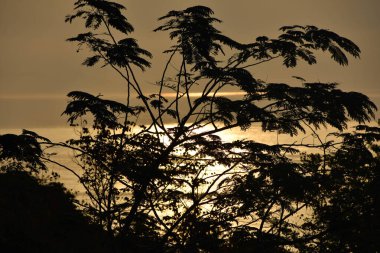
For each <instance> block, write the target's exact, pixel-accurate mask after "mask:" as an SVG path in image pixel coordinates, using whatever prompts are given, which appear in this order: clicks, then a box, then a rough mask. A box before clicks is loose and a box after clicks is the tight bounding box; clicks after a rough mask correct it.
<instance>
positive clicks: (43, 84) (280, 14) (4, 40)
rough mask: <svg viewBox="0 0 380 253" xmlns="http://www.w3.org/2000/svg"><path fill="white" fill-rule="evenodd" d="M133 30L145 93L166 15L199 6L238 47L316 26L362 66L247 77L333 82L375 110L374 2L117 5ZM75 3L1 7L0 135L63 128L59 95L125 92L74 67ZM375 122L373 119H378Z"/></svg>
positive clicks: (273, 70)
mask: <svg viewBox="0 0 380 253" xmlns="http://www.w3.org/2000/svg"><path fill="white" fill-rule="evenodd" d="M119 2H120V3H122V4H124V5H125V6H126V7H127V12H126V15H127V17H128V19H129V20H130V22H131V23H132V24H133V25H134V27H135V30H136V31H135V33H134V34H133V35H132V36H134V37H135V38H137V39H138V41H139V43H140V45H141V47H143V48H145V49H148V50H149V51H151V52H152V53H153V56H154V58H153V60H152V63H153V67H152V69H151V70H148V71H146V72H145V73H143V74H141V75H139V77H140V80H141V81H143V82H144V88H145V89H146V91H148V92H152V91H153V90H154V86H153V85H152V84H153V83H154V82H155V81H157V80H158V79H159V78H160V73H161V72H162V70H163V67H164V66H163V64H162V63H163V62H164V61H165V59H166V58H167V55H164V54H162V53H161V52H162V51H164V50H165V49H167V48H168V47H169V45H170V41H169V40H168V36H167V34H165V33H155V32H153V29H154V28H156V27H157V26H158V25H159V23H158V22H157V18H158V17H160V16H162V15H164V14H166V13H167V12H168V11H169V10H172V9H183V8H186V7H189V6H192V5H198V4H201V5H206V6H209V7H211V8H212V9H213V10H214V11H215V16H216V17H217V18H219V19H221V20H223V23H222V24H219V25H218V26H217V27H218V29H220V30H221V31H222V32H223V33H225V34H226V35H227V36H230V37H232V38H234V39H236V40H238V41H240V42H243V43H248V42H250V41H254V39H255V38H256V37H257V36H261V35H266V36H268V37H275V36H277V35H278V34H279V32H278V28H279V27H281V26H283V25H294V24H300V25H315V26H317V27H320V28H327V29H330V30H332V31H334V32H336V33H338V34H339V35H341V36H344V37H347V38H349V39H351V40H352V41H354V42H355V43H356V44H357V45H359V47H360V48H361V50H362V54H361V59H359V60H358V59H352V58H349V66H348V67H342V66H339V65H337V64H336V63H334V62H333V61H332V60H331V59H330V58H329V56H327V55H321V56H320V57H318V64H317V65H314V66H306V65H304V64H301V65H300V66H299V67H297V68H295V69H286V68H284V67H283V66H282V65H281V61H276V62H273V63H270V64H267V65H265V66H264V65H263V66H260V67H257V68H254V69H251V70H252V73H253V74H254V76H255V77H256V78H259V79H262V80H265V81H267V82H293V83H296V82H297V81H296V80H294V79H292V78H291V76H301V77H303V78H305V79H306V80H307V81H310V82H314V81H321V82H338V83H339V84H340V88H341V89H343V90H346V91H359V92H362V93H365V94H366V95H368V96H369V97H370V98H371V99H372V100H373V101H375V102H376V103H377V104H378V105H380V104H379V103H380V85H379V78H378V75H377V74H378V72H379V69H380V68H379V67H380V47H379V46H378V45H379V42H380V29H379V26H378V25H379V24H380V15H378V11H379V10H380V1H378V0H362V1H357V0H334V1H331V0H319V1H311V0H310V1H309V0H290V1H280V0H265V1H264V0H251V1H249V0H235V1H230V0H207V1H206V0H204V1H193V0H175V1H174V0H160V1H152V0H129V1H125V0H121V1H119ZM73 3H74V1H71V0H54V1H53V0H34V1H31V0H0V34H1V35H0V55H1V57H0V128H28V127H52V126H63V125H64V124H65V119H64V118H61V117H60V114H61V112H62V111H63V110H64V107H65V104H66V98H65V95H66V94H67V93H68V92H70V91H72V90H82V91H86V92H91V93H94V94H99V93H102V94H104V95H105V96H106V97H109V98H113V97H117V96H120V94H122V93H123V91H125V89H126V87H125V85H124V84H123V82H122V80H121V79H120V78H118V76H117V75H116V74H115V73H114V72H113V71H111V70H110V69H108V68H103V69H99V68H97V67H95V68H86V67H84V66H82V65H81V62H82V61H83V59H84V57H85V56H86V54H85V53H81V52H80V53H76V46H75V45H74V44H70V43H68V42H65V39H66V38H68V37H70V36H74V35H76V34H77V33H79V32H83V31H84V29H82V24H81V23H80V22H76V23H74V24H72V25H70V24H67V23H64V17H65V15H67V14H70V13H71V11H72V8H73ZM378 115H379V113H378Z"/></svg>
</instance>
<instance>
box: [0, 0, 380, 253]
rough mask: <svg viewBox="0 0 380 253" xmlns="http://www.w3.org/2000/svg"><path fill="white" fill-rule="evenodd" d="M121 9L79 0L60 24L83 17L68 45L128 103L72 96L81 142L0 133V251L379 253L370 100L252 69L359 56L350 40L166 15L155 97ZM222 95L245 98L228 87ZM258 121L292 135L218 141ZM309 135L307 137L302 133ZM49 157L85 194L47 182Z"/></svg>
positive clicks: (145, 54)
mask: <svg viewBox="0 0 380 253" xmlns="http://www.w3.org/2000/svg"><path fill="white" fill-rule="evenodd" d="M124 12H125V8H124V6H123V5H121V4H119V3H115V2H109V1H105V0H78V1H77V2H76V3H75V7H74V12H73V14H71V15H68V16H67V17H66V22H69V23H71V22H74V21H83V22H84V25H85V31H84V32H83V33H80V34H78V35H76V36H74V37H72V38H69V39H68V41H70V42H74V43H77V44H78V46H79V49H82V48H86V49H87V50H88V52H90V53H91V55H89V56H88V57H87V58H86V59H85V60H84V62H83V64H84V65H86V66H89V67H92V66H94V65H99V66H102V67H109V68H112V69H113V70H115V73H116V74H118V75H119V76H120V77H121V78H122V79H123V80H124V81H125V85H126V87H127V88H128V89H127V90H128V92H127V93H126V94H125V97H126V99H127V102H126V103H120V102H117V101H113V100H107V99H105V98H103V97H102V96H100V95H98V96H96V95H92V94H89V93H86V92H83V91H73V92H70V93H69V94H68V97H69V99H70V101H69V102H68V105H67V107H66V109H65V110H64V112H63V114H64V115H66V116H67V118H68V123H69V124H70V126H72V127H73V128H74V129H75V131H76V132H77V133H78V135H77V138H74V139H70V140H67V141H66V142H64V143H55V142H53V141H51V140H49V139H47V138H44V137H42V136H40V135H38V134H37V133H34V132H31V131H27V130H24V131H23V133H22V134H20V135H14V134H4V135H0V166H1V167H0V171H1V173H0V245H1V248H0V250H2V249H6V251H9V252H10V251H13V252H16V251H18V250H21V251H26V250H28V251H30V252H142V253H143V252H184V253H193V252H194V253H195V252H260V253H262V252H308V253H309V252H320V253H328V252H379V249H380V244H379V240H377V235H378V234H380V231H379V230H380V219H379V213H380V212H379V194H378V193H379V190H380V189H379V187H380V183H379V179H380V178H379V165H380V158H379V155H380V147H379V145H378V141H379V139H380V129H379V128H377V127H371V126H368V125H366V123H368V122H370V121H371V120H372V119H373V118H374V112H375V110H376V106H375V104H374V103H373V102H371V101H370V100H369V99H368V97H367V96H365V95H363V94H360V93H356V92H344V91H342V90H340V89H338V87H337V84H335V83H320V82H307V81H306V80H304V79H303V78H302V77H296V79H297V82H300V83H302V85H298V86H292V85H290V84H286V83H266V82H264V81H262V80H258V79H257V78H255V77H254V76H253V74H252V70H253V69H255V66H257V65H261V64H265V63H266V62H269V61H274V60H280V61H282V63H283V66H284V67H286V68H293V67H296V66H297V64H298V63H299V62H305V63H307V64H310V65H312V64H316V63H317V59H316V57H315V52H317V51H322V52H325V53H326V54H328V55H330V56H331V59H332V60H333V61H335V62H337V63H338V64H340V65H347V64H348V56H349V55H350V56H352V57H354V58H357V57H359V55H360V49H359V47H358V46H357V45H356V44H354V43H353V42H352V41H350V40H349V39H347V38H344V37H341V36H340V35H338V34H336V33H335V32H332V31H330V30H326V29H320V28H317V27H315V26H310V25H308V26H301V25H291V26H283V27H281V28H280V34H279V36H278V37H277V38H273V39H271V38H268V37H266V36H260V37H257V38H256V40H255V41H252V42H251V43H247V44H245V43H240V42H238V41H236V40H234V39H233V38H229V37H227V36H226V35H224V34H223V33H222V32H221V31H219V30H217V29H216V28H215V27H214V24H216V23H219V22H221V21H220V20H219V19H217V18H215V17H214V16H213V14H214V13H213V11H212V10H211V9H210V8H208V7H205V6H194V7H189V8H187V9H185V10H179V11H170V12H169V13H167V14H166V15H164V16H162V17H161V18H159V23H160V24H159V25H158V27H157V28H156V29H155V31H156V32H167V33H169V37H170V39H171V41H172V45H171V46H170V47H169V48H168V49H167V50H166V51H165V52H164V53H166V54H167V59H168V60H167V62H166V63H164V64H163V65H162V69H163V72H162V76H161V77H160V80H158V81H157V83H156V85H157V93H154V94H147V93H145V92H144V84H142V83H141V82H140V81H139V80H138V76H139V75H137V74H136V73H137V72H138V71H144V70H146V69H147V68H150V62H149V59H150V58H151V57H152V55H151V54H150V52H149V51H147V50H145V49H143V48H141V47H140V46H139V44H138V42H137V41H136V40H135V39H134V38H133V37H131V35H132V33H133V30H134V28H133V26H132V24H130V23H129V21H128V19H127V17H126V16H125V15H124ZM79 49H78V51H79ZM172 66H175V67H172ZM231 90H233V91H239V92H240V93H242V94H243V95H242V96H234V97H228V96H223V92H225V91H231ZM194 91H197V92H199V94H200V95H199V97H197V98H194V97H192V92H194ZM168 93H170V94H171V95H170V96H167V95H166V94H168ZM224 94H225V93H224ZM135 97H137V100H136V99H135ZM136 101H138V102H137V103H136ZM140 118H144V121H145V119H147V118H148V119H149V120H148V124H144V125H141V123H139V119H140ZM168 122H170V126H169V124H168ZM173 122H174V124H173ZM348 122H356V123H357V126H356V128H355V129H354V130H353V131H351V130H350V131H346V130H347V123H348ZM253 124H255V125H259V126H260V127H261V129H262V131H263V132H266V131H276V132H278V133H281V134H287V135H290V136H292V137H294V143H288V144H280V143H279V144H276V145H269V144H266V143H258V142H255V141H254V139H255V136H252V139H249V140H234V141H226V140H223V139H222V138H221V137H219V136H223V133H224V132H223V131H225V130H230V129H238V130H241V131H245V130H247V129H249V128H251V127H252V125H253ZM326 126H331V127H333V128H335V129H336V132H334V133H330V134H329V135H330V136H333V137H334V138H331V139H332V140H331V141H330V139H329V141H326V139H325V138H324V137H322V136H319V135H318V133H317V130H318V129H320V128H323V127H326ZM305 132H311V133H313V135H314V137H315V139H316V140H318V142H317V143H313V144H307V143H303V142H301V141H299V140H298V139H297V135H298V134H300V133H301V134H302V133H305ZM54 147H60V148H65V149H68V150H71V151H72V152H73V160H74V162H75V163H76V169H74V168H72V167H69V165H67V164H61V163H59V162H58V161H57V160H55V156H54V154H52V152H51V151H50V150H52V148H54ZM299 148H310V150H311V151H312V150H316V149H319V152H317V153H312V152H307V153H300V151H299ZM294 155H297V156H298V157H300V160H299V161H298V160H297V161H295V160H292V159H291V158H290V157H291V156H292V157H294ZM52 165H54V166H60V167H61V168H62V169H65V170H68V171H70V172H72V173H73V174H74V175H75V176H76V177H77V179H78V183H80V184H81V185H82V186H83V188H84V189H85V194H86V198H85V200H84V201H79V200H77V199H75V197H74V196H73V195H72V194H71V193H69V191H67V190H66V189H65V188H64V187H63V186H62V185H60V184H58V183H56V182H55V179H54V178H55V176H56V175H55V174H54V173H53V174H52V178H50V177H47V175H49V173H50V172H51V166H52ZM78 168H79V169H78Z"/></svg>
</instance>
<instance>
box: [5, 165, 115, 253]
mask: <svg viewBox="0 0 380 253" xmlns="http://www.w3.org/2000/svg"><path fill="white" fill-rule="evenodd" d="M73 199H74V196H73V195H72V194H70V193H69V192H68V191H67V190H66V189H65V188H64V187H63V186H62V185H61V184H59V183H41V181H40V180H38V179H37V178H35V177H33V176H31V175H30V174H29V173H26V172H7V173H0V245H1V247H0V250H1V251H2V252H62V253H63V252H64V253H67V252H110V251H109V249H110V244H109V242H107V236H106V233H105V232H104V231H103V229H102V228H101V227H99V226H97V225H91V224H90V223H89V219H88V218H86V217H85V216H84V215H83V214H82V213H81V212H80V211H78V210H77V208H76V207H75V205H74V203H73Z"/></svg>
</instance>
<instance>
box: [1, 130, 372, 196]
mask: <svg viewBox="0 0 380 253" xmlns="http://www.w3.org/2000/svg"><path fill="white" fill-rule="evenodd" d="M373 124H375V123H373ZM353 126H354V124H349V128H348V129H347V130H348V131H350V130H353ZM28 130H30V131H33V132H36V133H38V134H39V135H41V136H44V137H46V138H48V139H50V140H51V141H53V142H64V141H66V140H68V139H70V138H75V137H76V133H75V131H74V129H73V128H69V127H65V128H62V127H60V128H30V129H28ZM21 131H22V129H15V128H9V129H0V134H5V133H14V134H20V133H21ZM333 131H335V132H336V131H337V130H334V129H333V128H327V129H324V128H323V129H321V130H319V131H318V134H319V136H320V138H321V139H322V140H324V141H326V140H332V137H329V136H327V134H328V133H329V132H333ZM219 136H220V137H221V138H222V140H225V141H233V140H241V139H246V140H254V141H256V142H260V143H266V144H270V145H273V144H293V143H295V144H300V143H303V144H318V140H317V138H316V137H315V136H313V134H312V133H311V132H309V133H306V134H300V135H298V136H294V137H290V136H289V135H284V134H277V133H276V132H262V130H261V128H260V126H259V125H254V126H253V127H251V128H250V129H248V130H246V131H241V130H239V129H234V130H227V131H224V132H222V133H221V134H219ZM326 136H327V137H326ZM48 151H49V152H56V153H58V154H57V155H55V156H53V158H52V159H54V160H55V161H58V162H59V163H62V164H64V165H67V166H69V167H70V168H73V169H74V170H75V171H77V172H79V170H78V167H76V166H75V164H74V162H73V152H72V151H71V150H68V149H65V148H55V149H51V150H48ZM300 151H301V152H305V151H309V152H310V151H312V152H318V150H308V149H306V148H302V149H300ZM51 168H52V169H53V170H54V171H56V172H58V174H59V175H60V178H59V181H61V182H62V183H64V184H65V186H66V187H67V188H68V189H71V190H74V191H77V192H79V193H80V192H82V190H83V189H82V188H81V186H80V184H79V183H78V180H77V178H76V177H75V176H74V175H73V174H72V173H71V172H69V171H67V170H65V169H63V168H61V167H59V166H57V165H52V166H51Z"/></svg>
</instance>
